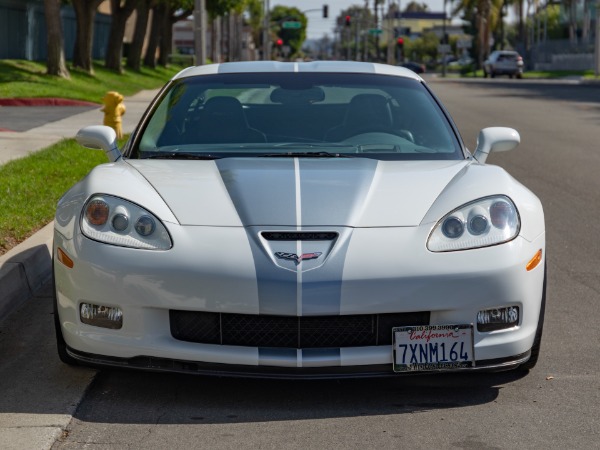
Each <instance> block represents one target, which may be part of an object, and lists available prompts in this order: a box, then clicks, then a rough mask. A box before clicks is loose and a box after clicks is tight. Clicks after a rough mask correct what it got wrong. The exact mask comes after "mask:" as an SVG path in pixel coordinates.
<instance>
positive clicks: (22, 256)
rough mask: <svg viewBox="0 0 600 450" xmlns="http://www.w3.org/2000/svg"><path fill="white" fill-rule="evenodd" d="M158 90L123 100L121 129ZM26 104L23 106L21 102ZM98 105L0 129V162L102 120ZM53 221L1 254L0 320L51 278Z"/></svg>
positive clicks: (131, 124)
mask: <svg viewBox="0 0 600 450" xmlns="http://www.w3.org/2000/svg"><path fill="white" fill-rule="evenodd" d="M157 93H158V90H148V91H141V92H139V93H137V94H136V95H133V96H131V97H126V98H125V100H124V102H125V106H126V107H127V112H126V113H125V115H124V116H123V132H124V133H130V132H132V131H133V129H134V128H135V126H136V125H137V123H138V122H139V120H140V118H141V116H142V114H143V113H144V111H145V110H146V108H147V107H148V105H149V103H150V102H151V101H152V99H153V98H154V97H155V96H156V94H157ZM23 108H26V106H23ZM102 120H103V113H102V112H101V111H100V107H98V108H97V109H93V110H90V111H87V112H84V113H80V114H76V115H73V116H71V117H68V118H66V119H61V120H58V121H55V122H50V123H47V124H45V125H43V126H40V127H37V128H33V129H31V130H28V131H25V132H22V133H18V132H0V164H4V163H6V162H8V161H10V160H12V159H16V158H22V157H24V156H27V155H29V154H30V153H33V152H36V151H38V150H41V149H42V148H45V147H48V146H49V145H52V144H54V143H56V142H58V141H60V140H61V139H64V138H72V137H74V136H75V135H76V134H77V131H79V129H80V128H82V127H84V126H87V125H99V124H102ZM52 234H53V227H52V223H50V224H48V225H46V226H45V227H44V228H42V229H41V230H40V231H38V232H37V233H36V234H35V235H33V236H32V237H31V238H29V239H27V240H26V241H25V242H23V243H21V244H19V245H18V246H17V247H15V248H13V249H11V250H10V251H9V252H7V253H6V254H4V255H1V256H0V320H2V319H3V318H4V317H5V316H7V315H8V314H9V313H10V312H11V311H13V310H14V309H15V308H16V307H17V306H19V305H20V304H21V303H22V302H24V301H26V300H27V299H28V298H30V297H31V296H32V294H33V293H34V292H35V291H36V290H37V289H39V288H40V287H41V286H42V285H43V284H44V283H45V282H47V281H48V280H49V279H50V276H51V274H52Z"/></svg>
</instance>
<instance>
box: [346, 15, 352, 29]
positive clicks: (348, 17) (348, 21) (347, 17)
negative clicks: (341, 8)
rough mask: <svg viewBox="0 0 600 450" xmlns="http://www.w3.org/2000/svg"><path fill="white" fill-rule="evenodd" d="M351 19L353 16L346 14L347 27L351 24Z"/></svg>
mask: <svg viewBox="0 0 600 450" xmlns="http://www.w3.org/2000/svg"><path fill="white" fill-rule="evenodd" d="M350 20H351V17H350V16H346V26H347V27H349V26H350Z"/></svg>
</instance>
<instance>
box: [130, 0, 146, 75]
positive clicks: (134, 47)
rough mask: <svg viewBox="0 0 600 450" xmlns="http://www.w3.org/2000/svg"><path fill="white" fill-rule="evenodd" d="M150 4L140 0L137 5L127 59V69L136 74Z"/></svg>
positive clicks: (140, 59)
mask: <svg viewBox="0 0 600 450" xmlns="http://www.w3.org/2000/svg"><path fill="white" fill-rule="evenodd" d="M151 4H152V0H142V1H140V3H139V4H138V7H137V10H136V11H137V17H136V21H135V31H134V32H133V41H132V42H131V47H130V48H129V56H128V57H127V67H128V68H130V69H132V70H135V71H138V72H139V70H140V66H141V64H142V50H143V47H144V39H145V38H146V30H147V29H148V17H149V15H150V5H151Z"/></svg>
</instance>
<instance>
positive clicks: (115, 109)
mask: <svg viewBox="0 0 600 450" xmlns="http://www.w3.org/2000/svg"><path fill="white" fill-rule="evenodd" d="M102 103H104V107H103V108H102V109H101V111H103V112H104V125H106V126H109V127H111V128H112V129H113V130H115V132H116V133H117V138H118V139H121V138H122V137H123V127H122V126H121V123H122V119H121V117H122V116H123V114H125V104H123V96H122V95H121V94H119V93H118V92H115V91H110V92H107V93H106V95H105V96H104V98H103V99H102Z"/></svg>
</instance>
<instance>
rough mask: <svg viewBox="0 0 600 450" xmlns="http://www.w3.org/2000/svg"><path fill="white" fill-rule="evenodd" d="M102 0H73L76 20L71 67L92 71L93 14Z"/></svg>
mask: <svg viewBox="0 0 600 450" xmlns="http://www.w3.org/2000/svg"><path fill="white" fill-rule="evenodd" d="M101 2H102V0H73V9H74V10H75V18H76V22H77V27H76V32H75V48H74V50H73V67H77V68H79V69H82V70H85V71H86V72H89V73H93V72H94V70H93V66H92V45H93V42H94V41H93V38H94V16H95V15H96V9H97V8H98V5H100V3H101Z"/></svg>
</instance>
